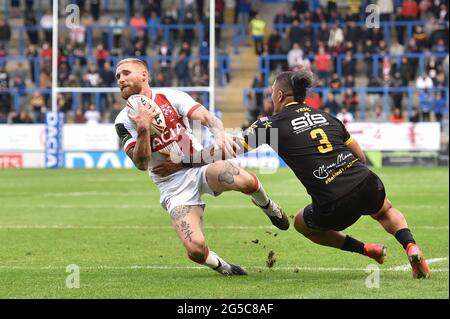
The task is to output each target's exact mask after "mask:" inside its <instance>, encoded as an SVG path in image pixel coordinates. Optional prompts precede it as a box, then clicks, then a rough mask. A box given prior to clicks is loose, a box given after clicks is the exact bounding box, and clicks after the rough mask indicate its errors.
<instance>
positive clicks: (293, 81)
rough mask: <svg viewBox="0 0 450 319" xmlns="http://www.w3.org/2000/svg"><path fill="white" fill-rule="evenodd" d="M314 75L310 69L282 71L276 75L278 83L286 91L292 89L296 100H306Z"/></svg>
mask: <svg viewBox="0 0 450 319" xmlns="http://www.w3.org/2000/svg"><path fill="white" fill-rule="evenodd" d="M313 81H314V75H313V73H312V72H311V71H309V70H301V71H298V72H292V71H286V72H281V73H280V74H278V76H277V77H276V83H277V85H278V86H279V87H280V88H282V89H284V90H285V91H292V95H293V96H294V99H295V101H297V102H304V101H305V98H306V92H307V90H308V89H309V88H310V87H312V85H313Z"/></svg>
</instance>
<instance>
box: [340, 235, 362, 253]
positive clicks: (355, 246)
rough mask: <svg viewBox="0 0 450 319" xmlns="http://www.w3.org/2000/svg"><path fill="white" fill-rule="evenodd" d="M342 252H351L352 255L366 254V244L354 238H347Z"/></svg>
mask: <svg viewBox="0 0 450 319" xmlns="http://www.w3.org/2000/svg"><path fill="white" fill-rule="evenodd" d="M341 249H342V250H345V251H351V252H352V253H358V254H361V255H363V254H364V243H362V242H360V241H359V240H356V239H355V238H353V237H350V236H348V235H347V236H346V237H345V240H344V244H343V245H342V247H341Z"/></svg>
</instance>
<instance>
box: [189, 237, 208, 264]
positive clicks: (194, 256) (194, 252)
mask: <svg viewBox="0 0 450 319" xmlns="http://www.w3.org/2000/svg"><path fill="white" fill-rule="evenodd" d="M186 250H187V255H188V257H189V259H190V260H192V261H194V262H196V263H199V264H202V263H204V262H205V259H206V257H208V256H207V255H206V252H207V249H206V243H205V241H204V240H192V242H189V244H188V245H186Z"/></svg>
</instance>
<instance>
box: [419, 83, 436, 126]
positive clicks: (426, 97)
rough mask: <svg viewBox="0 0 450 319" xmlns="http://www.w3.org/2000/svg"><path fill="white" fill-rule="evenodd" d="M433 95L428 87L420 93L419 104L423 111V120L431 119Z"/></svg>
mask: <svg viewBox="0 0 450 319" xmlns="http://www.w3.org/2000/svg"><path fill="white" fill-rule="evenodd" d="M432 103H433V101H432V96H431V94H430V92H429V91H428V89H424V90H422V91H421V92H420V93H419V105H420V111H421V113H422V121H423V122H429V121H430V113H431V108H432Z"/></svg>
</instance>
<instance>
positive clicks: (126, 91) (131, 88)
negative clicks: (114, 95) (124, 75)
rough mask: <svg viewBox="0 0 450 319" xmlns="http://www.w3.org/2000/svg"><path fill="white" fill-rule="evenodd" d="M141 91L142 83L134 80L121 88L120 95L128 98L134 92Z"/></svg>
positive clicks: (138, 92)
mask: <svg viewBox="0 0 450 319" xmlns="http://www.w3.org/2000/svg"><path fill="white" fill-rule="evenodd" d="M141 91H142V84H141V83H140V82H134V83H131V84H129V85H128V86H126V87H125V88H122V89H121V90H120V95H121V96H122V98H123V99H124V100H128V98H129V97H130V96H132V95H134V94H140V93H141Z"/></svg>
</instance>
